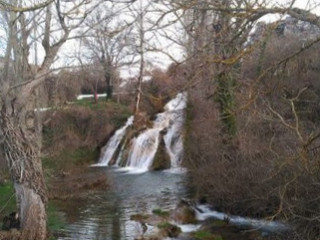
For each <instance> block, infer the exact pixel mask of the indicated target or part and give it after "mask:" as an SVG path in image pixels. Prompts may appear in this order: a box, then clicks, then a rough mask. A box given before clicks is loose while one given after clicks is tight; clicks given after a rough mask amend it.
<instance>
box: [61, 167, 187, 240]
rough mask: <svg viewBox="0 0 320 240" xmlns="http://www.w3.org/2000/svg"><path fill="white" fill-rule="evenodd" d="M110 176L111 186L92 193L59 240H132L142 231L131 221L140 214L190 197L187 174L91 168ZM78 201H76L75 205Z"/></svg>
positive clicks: (164, 208)
mask: <svg viewBox="0 0 320 240" xmlns="http://www.w3.org/2000/svg"><path fill="white" fill-rule="evenodd" d="M90 171H93V172H100V171H103V172H105V174H107V176H108V181H109V184H110V187H109V189H108V190H106V191H100V192H96V193H95V194H92V195H91V196H89V200H88V202H87V203H86V204H84V205H83V206H81V207H80V208H79V209H78V210H77V216H76V220H74V221H73V222H71V223H70V224H69V225H67V226H66V228H65V229H64V230H63V231H62V232H61V233H62V236H63V237H59V238H58V239H59V240H131V239H134V238H135V237H136V236H138V235H139V234H140V233H141V229H140V225H139V224H138V223H137V222H134V221H131V220H130V216H131V215H133V214H137V213H151V212H152V210H153V209H157V208H161V209H163V210H169V209H172V208H174V207H175V206H176V204H177V203H178V202H179V200H180V199H181V198H185V197H188V191H187V190H186V184H185V182H186V175H185V174H182V173H171V172H166V171H161V172H145V173H141V174H132V173H130V172H129V173H128V172H124V171H119V169H117V168H91V169H90ZM76 205H77V204H76V203H75V204H74V206H76Z"/></svg>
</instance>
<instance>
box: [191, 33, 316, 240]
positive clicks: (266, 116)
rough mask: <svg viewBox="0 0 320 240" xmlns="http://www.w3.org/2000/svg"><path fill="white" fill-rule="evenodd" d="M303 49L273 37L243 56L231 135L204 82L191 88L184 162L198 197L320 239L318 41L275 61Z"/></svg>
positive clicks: (230, 210)
mask: <svg viewBox="0 0 320 240" xmlns="http://www.w3.org/2000/svg"><path fill="white" fill-rule="evenodd" d="M300 47H301V42H299V39H294V38H293V37H291V38H286V37H284V36H283V37H277V36H272V37H271V40H270V41H268V43H267V45H266V48H265V50H263V49H262V48H258V49H257V50H256V51H255V52H253V53H252V55H250V56H248V57H247V58H246V59H244V61H243V66H242V76H241V75H239V76H238V79H237V86H236V89H235V92H236V99H237V108H236V109H235V110H234V113H233V114H235V116H236V120H237V134H236V136H235V137H233V138H231V137H230V136H227V135H225V134H224V133H223V131H222V130H221V129H222V126H221V123H220V120H219V114H218V110H217V106H216V105H215V102H214V101H213V99H212V97H208V96H210V95H208V94H207V89H208V88H206V87H204V85H205V83H200V84H198V86H197V87H195V88H193V89H191V90H190V94H189V100H190V107H189V110H188V126H189V125H190V126H192V127H190V128H188V135H187V136H188V137H187V139H186V143H187V153H186V165H187V167H188V168H189V169H190V175H191V179H192V183H193V184H194V186H195V187H196V189H197V191H198V194H199V197H203V196H204V197H206V198H207V200H209V201H210V202H211V203H213V204H214V206H216V207H217V208H220V209H223V210H224V211H227V212H231V213H235V214H242V215H250V216H254V217H267V216H268V217H269V219H282V220H285V221H289V222H290V223H292V224H296V226H297V227H298V228H297V229H298V231H297V232H299V233H300V235H301V236H300V237H299V236H297V237H296V239H317V237H318V236H319V232H320V228H319V226H320V225H319V217H320V204H319V201H318V199H319V198H320V191H319V189H318V186H319V182H320V171H319V170H320V169H319V167H320V157H319V156H320V154H319V149H320V136H319V135H317V134H320V133H319V129H320V121H319V119H320V118H319V116H320V114H319V113H320V105H319V101H320V83H319V81H318V75H319V71H320V67H319V62H320V61H319V59H320V54H319V52H318V51H317V49H318V48H319V46H318V45H316V46H313V47H312V48H310V49H308V50H306V51H305V52H303V53H302V54H300V55H298V56H296V57H293V58H291V59H288V60H287V61H284V62H283V63H282V64H280V65H277V64H276V63H277V62H279V61H280V60H282V59H284V58H285V57H287V56H288V55H291V54H292V53H294V52H295V51H298V50H299V49H300ZM270 66H273V67H272V68H269V67H270ZM259 69H260V70H259ZM267 69H269V70H270V71H269V72H264V71H265V70H267ZM260 74H263V75H260ZM261 76H263V77H262V78H261ZM201 84H202V85H201ZM213 89H214V88H213ZM213 93H214V91H213ZM213 95H214V94H213ZM302 236H304V237H302Z"/></svg>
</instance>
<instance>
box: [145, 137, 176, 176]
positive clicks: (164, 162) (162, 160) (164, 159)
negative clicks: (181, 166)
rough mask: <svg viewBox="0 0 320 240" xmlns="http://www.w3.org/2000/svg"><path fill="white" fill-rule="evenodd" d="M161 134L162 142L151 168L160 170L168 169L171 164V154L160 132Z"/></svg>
mask: <svg viewBox="0 0 320 240" xmlns="http://www.w3.org/2000/svg"><path fill="white" fill-rule="evenodd" d="M160 135H161V136H160V140H159V141H160V143H159V146H158V150H157V152H156V155H155V157H154V159H153V163H152V166H151V168H150V170H155V171H158V170H163V169H168V168H170V166H171V161H170V156H169V155H168V153H167V150H166V144H165V142H164V140H163V137H162V133H160Z"/></svg>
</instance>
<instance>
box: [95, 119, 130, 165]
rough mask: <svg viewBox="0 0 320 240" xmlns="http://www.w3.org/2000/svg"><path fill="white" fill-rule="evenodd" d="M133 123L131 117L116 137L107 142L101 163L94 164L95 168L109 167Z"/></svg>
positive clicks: (117, 132)
mask: <svg viewBox="0 0 320 240" xmlns="http://www.w3.org/2000/svg"><path fill="white" fill-rule="evenodd" d="M132 123H133V116H131V117H129V118H128V120H127V122H126V124H125V125H124V126H123V127H122V128H120V129H118V130H117V131H116V132H115V133H114V135H113V136H112V137H111V138H110V140H109V141H108V142H107V144H106V146H105V147H103V148H102V151H101V152H102V155H101V157H100V160H99V162H98V163H97V164H94V165H93V166H108V165H109V163H110V161H111V160H112V158H113V155H114V154H115V152H116V150H117V149H118V147H119V145H120V143H121V141H122V139H123V137H124V136H125V134H126V130H127V128H128V127H129V126H131V125H132Z"/></svg>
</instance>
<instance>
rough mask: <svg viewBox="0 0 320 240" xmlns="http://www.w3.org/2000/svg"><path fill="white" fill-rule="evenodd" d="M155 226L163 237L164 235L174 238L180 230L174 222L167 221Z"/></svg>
mask: <svg viewBox="0 0 320 240" xmlns="http://www.w3.org/2000/svg"><path fill="white" fill-rule="evenodd" d="M157 227H158V228H159V230H160V231H159V235H160V236H161V237H164V238H165V237H170V238H175V237H178V236H179V234H180V233H181V232H182V231H181V228H180V227H178V226H176V225H174V224H171V223H169V222H162V223H159V224H158V226H157Z"/></svg>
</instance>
